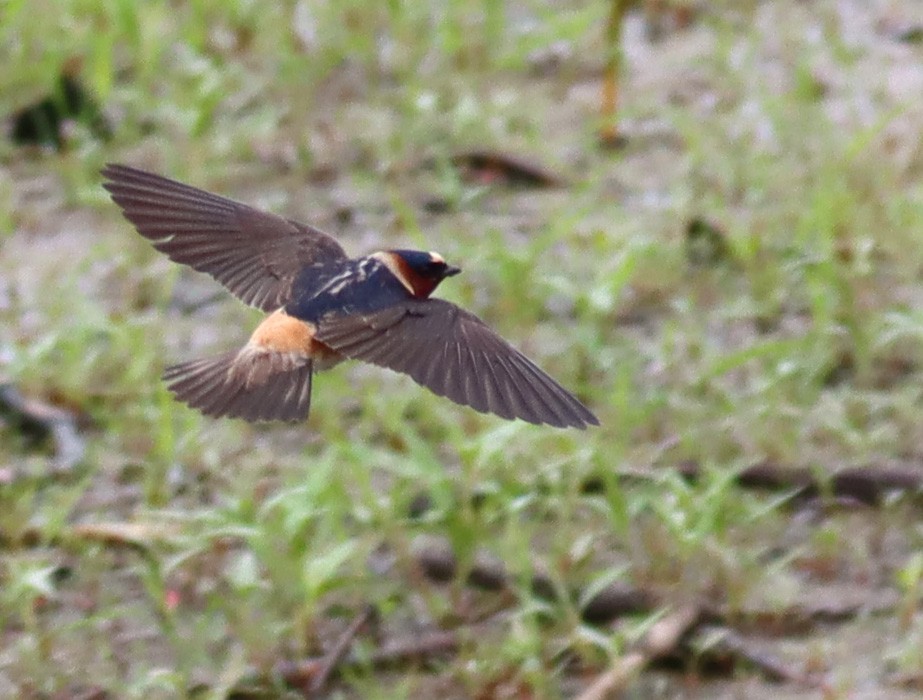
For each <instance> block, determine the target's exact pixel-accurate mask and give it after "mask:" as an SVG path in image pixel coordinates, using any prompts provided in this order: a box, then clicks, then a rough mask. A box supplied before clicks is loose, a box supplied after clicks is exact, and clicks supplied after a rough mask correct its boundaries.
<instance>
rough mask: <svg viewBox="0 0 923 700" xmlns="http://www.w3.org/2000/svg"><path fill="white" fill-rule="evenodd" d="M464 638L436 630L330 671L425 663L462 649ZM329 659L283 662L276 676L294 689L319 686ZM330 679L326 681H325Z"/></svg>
mask: <svg viewBox="0 0 923 700" xmlns="http://www.w3.org/2000/svg"><path fill="white" fill-rule="evenodd" d="M461 644H462V640H461V635H460V634H459V633H458V632H454V631H449V632H446V631H442V630H436V631H431V632H424V633H422V634H419V635H416V636H414V637H408V638H400V639H393V640H390V641H388V642H386V643H385V644H384V645H383V646H382V647H380V648H379V649H376V650H375V651H374V652H373V653H372V654H371V655H370V656H369V657H368V658H358V657H356V656H353V655H351V654H347V655H346V656H345V657H344V658H342V659H341V660H340V661H339V662H338V663H337V664H335V665H334V666H333V667H332V668H331V670H330V677H332V676H335V675H337V674H338V673H340V672H342V671H343V670H345V669H346V668H348V667H350V666H364V665H370V666H371V667H372V668H374V669H384V668H394V667H396V666H404V665H408V664H426V663H429V662H430V661H431V660H433V659H435V658H439V657H443V656H446V655H450V654H454V653H456V652H457V651H458V650H459V648H460V647H461ZM327 661H328V659H327V658H324V659H304V660H302V661H284V662H281V663H279V664H277V665H276V667H275V673H276V675H277V676H278V677H279V678H281V679H282V680H283V681H284V682H285V684H286V685H288V686H291V687H305V686H310V687H313V686H314V685H315V684H317V681H318V679H319V678H320V676H321V673H322V672H323V670H324V666H325V664H326V663H327ZM326 680H329V678H328V679H325V682H326Z"/></svg>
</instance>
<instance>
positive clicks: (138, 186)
mask: <svg viewBox="0 0 923 700" xmlns="http://www.w3.org/2000/svg"><path fill="white" fill-rule="evenodd" d="M102 174H103V176H104V177H106V178H107V179H108V182H106V183H104V184H103V187H105V188H106V189H107V190H108V191H109V193H110V194H111V195H112V199H113V201H115V203H116V204H118V205H119V207H121V209H122V213H123V214H124V215H125V218H127V219H128V220H129V221H130V222H131V223H133V224H134V225H135V227H136V228H137V229H138V232H139V233H140V234H141V235H142V236H144V237H145V238H147V239H148V240H149V241H151V243H153V244H154V247H155V248H157V250H159V251H161V252H163V253H166V254H167V255H168V256H169V257H170V259H171V260H174V261H176V262H179V263H183V264H185V265H189V266H190V267H191V268H193V269H195V270H198V271H200V272H206V273H208V274H209V275H211V276H212V277H214V278H215V279H216V280H218V281H219V282H221V284H223V285H224V286H225V287H227V288H228V289H229V290H230V291H231V292H232V293H233V294H234V295H236V296H237V297H239V298H240V299H241V300H242V301H243V302H245V303H247V304H251V305H252V306H255V307H257V308H260V309H263V310H264V311H274V310H275V309H278V308H279V307H280V306H282V305H283V304H285V303H286V302H287V301H288V300H289V298H290V296H291V289H292V283H293V282H294V280H295V277H296V276H297V275H298V273H299V272H300V271H301V269H302V268H303V267H304V266H306V265H311V264H315V263H325V262H332V261H335V260H342V259H345V258H346V253H345V252H344V251H343V248H341V247H340V244H339V243H337V242H336V241H335V240H333V238H331V237H330V236H328V235H327V234H326V233H323V232H322V231H319V230H318V229H316V228H313V227H311V226H307V225H305V224H300V223H297V222H295V221H289V220H288V219H284V218H282V217H281V216H277V215H275V214H271V213H269V212H265V211H260V210H258V209H254V208H253V207H249V206H247V205H246V204H241V203H239V202H235V201H233V200H230V199H225V198H224V197H220V196H218V195H216V194H211V193H209V192H205V191H203V190H200V189H197V188H195V187H190V186H189V185H184V184H182V183H179V182H176V181H174V180H170V179H167V178H165V177H161V176H160V175H154V174H152V173H148V172H145V171H143V170H138V169H136V168H130V167H128V166H125V165H111V164H110V165H107V166H106V167H105V168H103V171H102Z"/></svg>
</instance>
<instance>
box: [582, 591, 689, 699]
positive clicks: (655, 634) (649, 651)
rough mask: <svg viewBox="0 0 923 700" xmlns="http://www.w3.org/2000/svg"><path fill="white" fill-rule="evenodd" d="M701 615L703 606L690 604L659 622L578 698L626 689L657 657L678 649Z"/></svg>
mask: <svg viewBox="0 0 923 700" xmlns="http://www.w3.org/2000/svg"><path fill="white" fill-rule="evenodd" d="M700 619H701V610H700V609H699V607H698V606H696V605H688V606H684V607H682V608H679V609H678V610H676V611H674V612H673V613H671V614H669V615H667V616H666V617H663V618H661V619H660V620H658V621H657V622H655V623H654V624H653V625H652V626H651V628H650V629H649V630H648V631H647V634H645V635H644V638H643V639H642V640H641V642H640V644H638V646H637V648H636V649H634V650H632V651H629V652H628V653H627V654H626V655H625V656H622V657H619V658H617V659H615V660H614V661H613V663H612V665H611V666H610V667H609V668H608V669H607V670H606V671H605V672H604V673H602V674H601V675H600V676H598V677H597V678H596V680H595V681H593V683H592V684H591V685H590V686H589V687H588V688H587V689H586V690H584V691H583V693H581V694H580V695H579V696H578V700H605V698H609V697H612V696H613V695H615V694H616V693H617V692H618V691H619V690H620V689H623V688H624V687H625V686H626V685H627V684H628V683H629V682H630V681H631V680H632V679H633V678H635V677H636V676H637V675H638V673H640V672H641V671H642V670H644V668H645V667H646V666H647V665H648V664H650V663H651V662H652V661H654V660H655V659H657V658H659V657H661V656H665V655H667V654H669V653H671V652H672V651H674V650H675V649H676V647H677V646H678V645H679V644H680V642H681V641H682V639H683V638H684V637H685V636H686V635H687V634H688V633H689V631H690V630H691V629H692V628H693V627H695V625H696V624H698V622H699V620H700Z"/></svg>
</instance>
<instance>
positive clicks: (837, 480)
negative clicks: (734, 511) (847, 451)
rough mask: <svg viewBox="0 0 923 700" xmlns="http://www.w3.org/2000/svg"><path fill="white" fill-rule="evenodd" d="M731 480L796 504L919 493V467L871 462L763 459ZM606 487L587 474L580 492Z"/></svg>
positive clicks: (688, 471)
mask: <svg viewBox="0 0 923 700" xmlns="http://www.w3.org/2000/svg"><path fill="white" fill-rule="evenodd" d="M673 469H675V471H676V472H677V473H679V474H680V475H681V476H682V477H683V478H684V479H687V480H688V481H690V482H696V481H698V480H699V479H700V478H701V477H702V474H703V472H704V469H703V468H702V466H701V465H700V464H699V463H698V462H695V461H692V460H690V461H686V462H681V463H680V464H678V465H676V466H675V467H673ZM616 477H617V478H619V479H624V480H629V481H653V480H656V479H658V478H659V476H658V473H657V472H653V471H650V470H646V469H645V470H642V469H623V470H620V471H618V472H617V473H616ZM735 481H736V483H737V485H738V486H739V487H740V488H744V489H753V490H759V491H791V492H792V500H793V501H795V502H798V503H804V502H805V501H816V500H817V499H819V498H823V497H830V498H836V499H849V500H851V501H853V502H855V503H861V504H864V505H869V506H877V505H880V504H881V503H882V502H883V501H884V500H885V497H886V496H888V495H889V494H894V493H907V494H915V493H918V492H923V466H903V467H895V466H882V465H874V464H872V465H868V466H862V467H844V468H842V469H838V470H836V471H833V472H832V473H829V474H825V473H824V472H823V471H822V470H819V469H809V468H807V467H797V466H791V465H785V464H779V463H777V462H772V461H768V460H767V461H763V462H757V463H756V464H753V465H751V466H749V467H746V468H745V469H743V470H741V471H740V472H738V474H737V476H736V477H735ZM606 486H607V480H606V479H603V478H601V477H591V478H589V479H587V480H586V481H584V482H583V484H582V486H581V491H582V492H583V493H600V492H602V491H604V490H605V489H606Z"/></svg>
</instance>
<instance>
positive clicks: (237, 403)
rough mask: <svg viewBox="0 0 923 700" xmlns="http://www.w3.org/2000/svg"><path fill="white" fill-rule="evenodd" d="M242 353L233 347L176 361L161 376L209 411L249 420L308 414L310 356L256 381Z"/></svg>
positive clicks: (180, 396) (176, 392) (181, 396)
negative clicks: (242, 361) (244, 367)
mask: <svg viewBox="0 0 923 700" xmlns="http://www.w3.org/2000/svg"><path fill="white" fill-rule="evenodd" d="M239 355H240V354H239V353H237V352H229V353H225V354H223V355H218V356H216V357H210V358H205V359H199V360H190V361H189V362H183V363H181V364H178V365H173V366H172V367H168V368H167V369H166V371H165V372H164V374H163V378H164V381H166V382H167V388H169V389H170V391H171V392H173V394H174V395H175V396H176V398H178V399H179V400H180V401H183V402H184V403H186V404H188V405H189V406H191V407H192V408H195V409H198V410H199V411H201V412H202V413H204V414H205V415H206V416H212V417H214V418H219V417H221V416H228V417H230V418H243V419H244V420H248V421H251V422H256V421H270V420H284V421H302V420H304V419H306V418H307V417H308V411H309V409H310V407H311V375H312V372H313V363H312V362H310V361H307V362H304V363H303V364H300V365H297V366H294V367H292V368H291V369H288V370H283V371H278V370H277V371H274V372H272V373H271V374H269V375H268V376H265V377H260V379H263V381H260V382H254V381H253V374H252V373H251V372H248V371H240V368H239V367H238V365H237V362H238V360H239V359H240V357H239ZM273 369H277V368H276V367H273Z"/></svg>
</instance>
